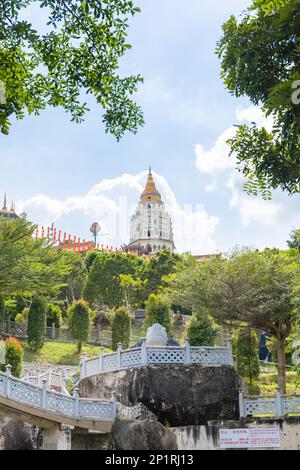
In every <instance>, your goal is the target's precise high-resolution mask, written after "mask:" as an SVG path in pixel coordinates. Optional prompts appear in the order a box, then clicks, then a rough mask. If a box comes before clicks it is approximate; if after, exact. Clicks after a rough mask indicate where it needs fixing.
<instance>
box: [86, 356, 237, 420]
mask: <svg viewBox="0 0 300 470" xmlns="http://www.w3.org/2000/svg"><path fill="white" fill-rule="evenodd" d="M241 386H242V383H241V379H240V377H239V375H238V374H237V373H236V372H235V370H234V369H233V367H230V366H203V365H199V364H193V365H174V364H167V365H150V366H146V367H139V368H133V369H125V370H120V371H116V372H107V373H105V374H99V375H95V376H93V377H88V378H85V379H83V380H82V381H81V382H80V394H81V396H82V397H90V398H100V399H103V398H104V399H110V398H111V394H112V392H113V391H115V392H116V393H117V399H118V401H120V402H121V403H122V404H123V405H125V406H134V405H137V404H138V403H143V404H144V405H145V406H146V407H147V408H148V409H149V410H150V411H152V413H154V414H155V415H156V416H157V417H158V419H159V421H160V422H161V423H163V424H168V425H170V426H187V425H197V424H206V423H207V422H208V421H209V420H217V419H236V418H238V390H239V389H240V388H241Z"/></svg>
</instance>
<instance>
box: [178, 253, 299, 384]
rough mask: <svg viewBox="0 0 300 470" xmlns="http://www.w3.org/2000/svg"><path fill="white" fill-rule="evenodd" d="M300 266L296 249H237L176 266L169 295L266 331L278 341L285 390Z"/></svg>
mask: <svg viewBox="0 0 300 470" xmlns="http://www.w3.org/2000/svg"><path fill="white" fill-rule="evenodd" d="M299 268H300V258H299V252H298V251H297V250H290V251H287V252H280V251H278V250H268V249H267V250H264V251H262V252H258V251H251V250H245V251H241V252H239V251H236V252H233V253H231V254H230V255H228V256H227V258H225V259H222V258H217V257H216V258H215V259H213V260H212V261H209V262H207V263H198V264H196V265H195V266H194V268H192V269H191V267H188V268H187V269H186V270H185V271H182V272H179V273H178V275H177V276H175V279H173V281H171V286H172V288H171V291H170V296H171V299H172V300H173V301H178V300H179V299H180V300H181V302H182V304H183V305H185V306H187V307H190V306H193V307H194V308H195V306H196V308H197V309H202V310H206V309H207V310H208V312H209V313H210V314H211V315H212V316H213V317H214V319H215V320H216V321H217V322H218V323H223V324H231V325H232V324H236V325H239V324H241V323H246V324H247V325H248V326H251V327H253V328H258V329H262V330H266V331H269V332H270V333H271V334H272V335H273V337H274V338H276V341H277V351H278V380H279V384H280V386H281V387H282V390H283V391H284V390H285V354H284V350H285V344H286V339H287V337H288V336H289V334H290V333H291V330H292V327H293V325H295V324H296V323H297V322H299V318H300V316H299V311H300V305H299V280H300V278H299V275H300V269H299ZM188 277H189V279H190V281H189V282H187V279H188Z"/></svg>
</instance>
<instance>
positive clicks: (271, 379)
mask: <svg viewBox="0 0 300 470" xmlns="http://www.w3.org/2000/svg"><path fill="white" fill-rule="evenodd" d="M286 382H287V383H286V389H287V390H286V392H287V394H288V395H294V394H300V377H299V375H298V376H297V373H296V372H294V371H288V372H287V373H286ZM276 389H277V373H276V372H275V371H274V372H268V373H261V374H260V376H259V380H258V381H257V382H256V383H255V384H252V385H251V386H250V385H249V384H248V390H249V394H250V395H275V394H276V391H277V390H276Z"/></svg>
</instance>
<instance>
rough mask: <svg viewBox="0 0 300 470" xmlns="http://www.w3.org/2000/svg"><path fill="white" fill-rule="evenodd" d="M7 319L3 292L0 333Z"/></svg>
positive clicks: (0, 297) (0, 310)
mask: <svg viewBox="0 0 300 470" xmlns="http://www.w3.org/2000/svg"><path fill="white" fill-rule="evenodd" d="M4 319H5V302H4V298H3V296H2V294H0V334H1V333H2V331H3V327H4Z"/></svg>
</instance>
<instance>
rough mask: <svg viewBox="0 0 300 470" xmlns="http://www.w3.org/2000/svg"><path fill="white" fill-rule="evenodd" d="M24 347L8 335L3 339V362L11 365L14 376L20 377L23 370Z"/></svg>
mask: <svg viewBox="0 0 300 470" xmlns="http://www.w3.org/2000/svg"><path fill="white" fill-rule="evenodd" d="M23 359H24V349H23V347H22V345H21V343H20V341H18V340H17V339H16V338H13V337H10V338H8V339H7V340H6V341H5V364H6V365H7V364H9V365H10V366H11V373H12V375H13V376H14V377H21V374H22V370H23Z"/></svg>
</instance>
